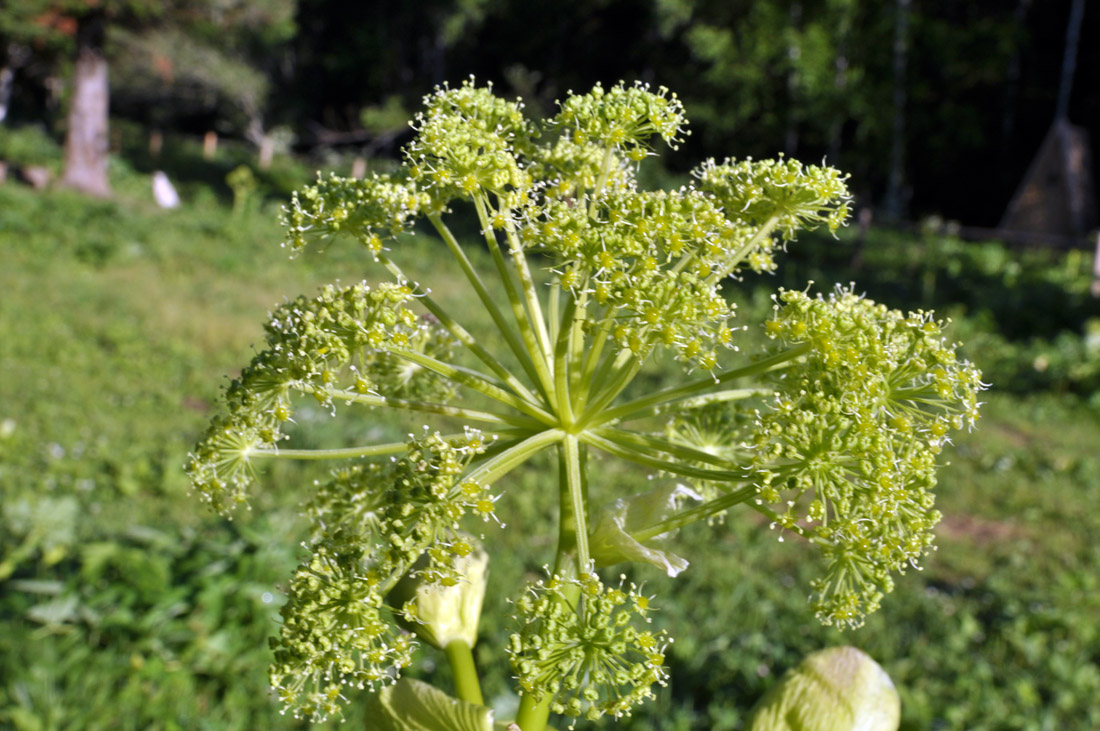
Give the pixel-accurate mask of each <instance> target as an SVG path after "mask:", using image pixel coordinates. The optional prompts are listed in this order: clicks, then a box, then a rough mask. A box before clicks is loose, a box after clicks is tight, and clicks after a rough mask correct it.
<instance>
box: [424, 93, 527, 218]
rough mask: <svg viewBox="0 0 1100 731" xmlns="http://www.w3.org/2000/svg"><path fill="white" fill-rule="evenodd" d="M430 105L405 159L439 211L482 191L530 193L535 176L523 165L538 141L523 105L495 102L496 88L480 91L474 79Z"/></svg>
mask: <svg viewBox="0 0 1100 731" xmlns="http://www.w3.org/2000/svg"><path fill="white" fill-rule="evenodd" d="M424 105H425V107H427V109H426V110H425V111H424V112H422V113H421V114H418V115H417V117H416V122H415V123H414V125H413V127H414V128H415V129H416V133H417V134H416V138H415V139H414V140H413V142H412V144H410V145H409V147H408V148H407V149H406V150H405V156H406V160H407V164H408V167H409V173H410V176H411V178H412V180H413V181H415V182H416V184H417V185H418V186H419V188H420V190H422V191H424V192H426V193H428V194H429V195H430V196H431V198H432V209H433V210H434V211H442V210H444V209H445V208H446V206H447V203H448V202H449V201H451V200H454V199H456V198H459V199H469V198H470V197H472V196H473V195H474V194H475V193H477V192H479V191H489V192H493V193H496V194H498V195H500V194H503V193H505V192H506V191H509V190H513V191H519V192H521V193H523V192H526V191H527V190H528V189H529V188H530V186H531V179H530V176H529V175H528V174H527V172H526V171H525V170H524V169H523V167H522V166H521V165H520V161H519V159H518V155H519V154H521V153H522V152H523V151H525V150H526V149H527V148H528V147H529V145H530V139H531V136H532V135H533V130H532V129H531V126H530V124H529V123H528V121H527V120H526V118H525V117H524V116H523V107H522V105H520V104H519V103H518V102H508V101H505V100H504V99H501V98H499V97H497V96H495V95H494V94H493V91H492V87H486V88H479V87H477V86H475V85H474V82H473V80H472V79H470V80H467V81H465V82H463V84H462V86H460V87H459V88H457V89H451V88H450V87H443V88H441V89H437V90H436V91H435V93H433V94H429V95H428V96H426V97H424Z"/></svg>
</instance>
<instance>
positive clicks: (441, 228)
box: [428, 215, 545, 395]
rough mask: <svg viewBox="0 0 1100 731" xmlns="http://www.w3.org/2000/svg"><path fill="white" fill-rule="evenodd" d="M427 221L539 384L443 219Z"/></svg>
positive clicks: (527, 356)
mask: <svg viewBox="0 0 1100 731" xmlns="http://www.w3.org/2000/svg"><path fill="white" fill-rule="evenodd" d="M428 220H429V221H431V222H432V225H433V226H435V230H436V231H437V232H438V233H439V236H440V238H442V239H443V242H444V243H445V244H446V245H447V248H448V249H450V251H451V254H452V255H453V256H454V258H455V260H456V261H457V262H458V265H459V268H460V269H462V273H463V274H464V275H465V276H466V279H467V280H468V281H469V282H470V285H471V286H472V287H473V288H474V292H476V293H477V297H478V299H479V300H481V304H482V306H483V307H484V308H485V311H486V312H488V313H489V316H490V317H491V318H492V319H493V323H494V324H495V325H496V326H497V329H498V330H499V331H500V333H501V335H503V336H504V339H505V341H506V342H507V343H508V347H509V348H511V350H512V352H513V353H515V356H516V358H518V359H519V362H520V365H521V366H522V367H523V370H524V371H526V372H527V375H528V376H529V377H530V378H531V379H532V380H534V381H535V382H536V383H539V382H540V381H541V374H540V373H539V370H538V367H537V365H536V364H535V362H534V361H532V359H531V355H530V353H529V349H528V348H525V347H524V344H523V343H521V342H520V341H519V340H518V339H517V338H516V333H515V330H513V329H512V327H511V325H510V324H509V323H508V321H507V320H506V319H505V318H504V313H503V312H501V311H500V308H498V307H497V305H496V302H494V301H493V298H492V296H491V295H490V294H489V290H488V288H486V286H485V283H484V282H482V281H481V277H480V276H479V275H478V273H477V270H476V269H474V266H473V264H471V263H470V260H469V258H468V257H467V256H466V252H464V251H463V250H462V246H461V245H460V244H459V243H458V239H456V238H455V237H454V234H452V233H451V230H450V229H449V228H447V225H446V224H445V223H443V219H442V218H440V217H439V216H438V215H433V216H428ZM483 225H485V224H483ZM520 327H521V329H522V323H520ZM525 339H526V338H525ZM543 385H545V384H543ZM544 395H545V394H544Z"/></svg>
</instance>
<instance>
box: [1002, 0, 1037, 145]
mask: <svg viewBox="0 0 1100 731" xmlns="http://www.w3.org/2000/svg"><path fill="white" fill-rule="evenodd" d="M1029 7H1031V0H1017V2H1016V12H1015V14H1014V15H1013V21H1014V23H1015V25H1014V27H1013V31H1014V32H1015V33H1016V34H1017V37H1018V35H1019V34H1021V33H1022V32H1023V28H1024V27H1025V25H1024V23H1025V22H1026V21H1027V11H1028V8H1029ZM1023 53H1024V51H1023V43H1022V42H1021V41H1020V40H1016V41H1015V49H1014V50H1013V51H1012V58H1011V59H1009V62H1008V73H1007V74H1006V78H1005V102H1004V104H1005V108H1004V114H1003V115H1002V116H1001V150H1002V152H1008V150H1009V148H1010V147H1011V146H1012V135H1013V133H1015V131H1016V102H1017V100H1018V98H1019V95H1020V64H1021V59H1022V57H1023Z"/></svg>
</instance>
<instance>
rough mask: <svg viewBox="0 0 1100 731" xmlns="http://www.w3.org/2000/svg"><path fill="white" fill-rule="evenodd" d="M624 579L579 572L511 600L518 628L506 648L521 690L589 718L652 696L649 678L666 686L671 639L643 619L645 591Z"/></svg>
mask: <svg viewBox="0 0 1100 731" xmlns="http://www.w3.org/2000/svg"><path fill="white" fill-rule="evenodd" d="M624 581H625V577H621V578H620V580H619V585H618V586H617V587H615V586H610V587H609V586H606V585H605V584H604V583H603V582H601V581H600V578H599V577H598V576H597V575H596V574H594V573H584V574H582V575H581V576H580V578H577V579H563V578H561V577H559V576H552V577H550V578H549V579H547V580H545V581H541V580H540V581H538V582H536V583H535V584H534V585H532V586H530V587H528V589H527V592H526V593H525V594H524V595H523V597H522V598H520V599H519V600H518V601H517V602H516V618H517V620H518V621H519V622H520V624H521V628H520V630H519V631H518V632H516V633H514V634H513V635H512V637H511V641H510V643H509V647H508V652H509V654H510V655H511V658H512V670H513V672H515V674H516V679H517V682H518V683H519V687H520V690H521V691H522V692H523V693H524V694H525V695H532V696H534V697H535V698H536V699H541V698H543V697H544V696H545V695H549V696H551V697H552V698H553V700H552V701H551V704H550V708H551V710H553V711H554V712H555V713H561V714H565V715H567V716H572V717H574V718H580V717H583V718H587V719H589V720H595V719H597V718H599V717H600V716H603V715H612V716H616V717H618V716H624V715H630V710H631V708H633V707H634V706H635V705H637V704H638V703H641V702H642V701H643V700H645V699H646V698H652V697H653V690H652V686H653V684H654V683H658V684H661V685H664V683H665V679H666V678H667V676H668V673H667V671H666V669H665V667H664V652H665V648H666V646H667V645H668V642H669V640H668V639H667V638H666V636H665V633H664V632H663V631H659V632H653V631H652V630H650V629H648V628H647V627H646V626H645V625H646V624H648V623H649V622H650V618H649V612H650V606H649V598H648V597H646V596H645V595H643V594H641V593H640V592H639V590H638V587H636V586H634V585H633V584H630V585H629V587H628V588H626V589H624V588H623V587H624V583H623V582H624ZM639 625H641V626H639ZM570 728H572V726H570Z"/></svg>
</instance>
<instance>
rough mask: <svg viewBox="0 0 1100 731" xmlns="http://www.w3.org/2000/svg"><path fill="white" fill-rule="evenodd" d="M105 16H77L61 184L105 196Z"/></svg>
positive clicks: (107, 193) (106, 145)
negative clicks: (77, 23)
mask: <svg viewBox="0 0 1100 731" xmlns="http://www.w3.org/2000/svg"><path fill="white" fill-rule="evenodd" d="M104 29H105V20H104V17H103V15H102V14H99V13H94V14H92V15H89V16H85V17H83V18H81V19H80V24H79V25H78V26H77V33H76V49H77V50H76V53H77V55H76V67H75V68H74V69H73V96H72V100H71V102H70V105H69V126H68V130H67V131H66V134H65V173H64V176H63V177H62V180H61V182H62V184H63V185H66V186H68V187H70V188H75V189H76V190H79V191H81V192H83V193H88V194H90V195H99V196H107V195H110V194H111V185H110V183H109V182H108V181H107V148H108V137H107V103H108V99H109V94H110V91H109V87H108V85H107V59H106V58H105V57H104V55H103V36H104Z"/></svg>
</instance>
